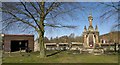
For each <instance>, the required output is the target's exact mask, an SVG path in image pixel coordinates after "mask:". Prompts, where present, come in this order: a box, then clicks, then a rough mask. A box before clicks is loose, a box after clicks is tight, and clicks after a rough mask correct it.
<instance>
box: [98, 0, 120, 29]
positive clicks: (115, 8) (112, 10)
mask: <svg viewBox="0 0 120 65" xmlns="http://www.w3.org/2000/svg"><path fill="white" fill-rule="evenodd" d="M100 4H102V5H104V7H103V9H104V10H105V12H104V13H103V14H102V15H101V16H100V18H101V19H102V20H103V21H106V20H108V19H110V18H115V19H116V20H115V21H114V22H115V23H116V24H115V25H113V28H112V30H114V29H116V28H117V30H118V28H119V26H120V23H118V22H119V19H120V16H119V15H118V13H120V8H119V6H120V5H119V2H109V3H103V2H101V3H100ZM104 10H103V11H104ZM110 22H111V21H110Z"/></svg>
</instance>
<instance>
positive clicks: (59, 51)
mask: <svg viewBox="0 0 120 65" xmlns="http://www.w3.org/2000/svg"><path fill="white" fill-rule="evenodd" d="M62 51H63V50H61V51H56V52H54V53H51V54H48V55H47V57H50V56H53V55H56V54H58V53H60V52H62Z"/></svg>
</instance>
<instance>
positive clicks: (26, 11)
mask: <svg viewBox="0 0 120 65" xmlns="http://www.w3.org/2000/svg"><path fill="white" fill-rule="evenodd" d="M2 4H3V7H2V8H1V10H2V12H3V25H5V26H4V28H3V29H9V28H10V27H11V26H16V25H18V27H23V28H24V30H26V29H28V28H29V30H28V31H30V30H33V29H34V30H35V31H36V32H37V34H38V38H39V39H38V43H39V45H40V57H41V58H43V57H45V56H46V52H45V47H44V32H45V29H44V28H45V26H50V27H55V28H56V27H57V28H75V27H76V26H71V25H70V26H69V25H62V24H60V23H56V21H55V18H56V17H57V16H58V15H60V14H65V13H68V12H70V11H73V10H74V9H76V8H78V7H77V6H76V7H73V5H72V6H71V7H70V8H69V7H67V6H66V5H69V4H68V3H60V2H19V3H9V2H8V3H7V2H6V3H2ZM63 4H66V5H63ZM74 4H75V3H74ZM70 5H71V3H70ZM75 5H76V4H75ZM64 6H65V7H67V8H64ZM62 16H63V15H62ZM49 19H50V20H52V21H54V23H50V22H49ZM30 28H31V29H30ZM5 31H6V30H5Z"/></svg>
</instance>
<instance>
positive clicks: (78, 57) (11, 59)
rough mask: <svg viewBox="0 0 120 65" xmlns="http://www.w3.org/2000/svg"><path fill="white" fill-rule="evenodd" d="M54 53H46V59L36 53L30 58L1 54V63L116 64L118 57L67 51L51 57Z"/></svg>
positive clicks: (17, 54) (15, 54)
mask: <svg viewBox="0 0 120 65" xmlns="http://www.w3.org/2000/svg"><path fill="white" fill-rule="evenodd" d="M54 52H55V51H52V52H51V51H50V52H49V51H47V55H49V56H48V57H46V58H39V57H38V56H39V53H38V52H34V53H33V52H32V53H31V54H30V56H28V55H27V54H26V53H22V54H23V55H24V56H22V55H20V53H11V56H9V55H8V54H6V53H5V54H3V63H118V55H99V56H95V55H92V54H73V53H68V52H67V51H62V52H60V53H56V54H55V55H51V56H50V54H52V53H54Z"/></svg>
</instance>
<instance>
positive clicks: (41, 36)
mask: <svg viewBox="0 0 120 65" xmlns="http://www.w3.org/2000/svg"><path fill="white" fill-rule="evenodd" d="M38 33H39V39H38V43H39V45H40V46H39V47H40V58H44V57H45V56H46V53H45V46H44V32H41V31H39V32H38Z"/></svg>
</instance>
